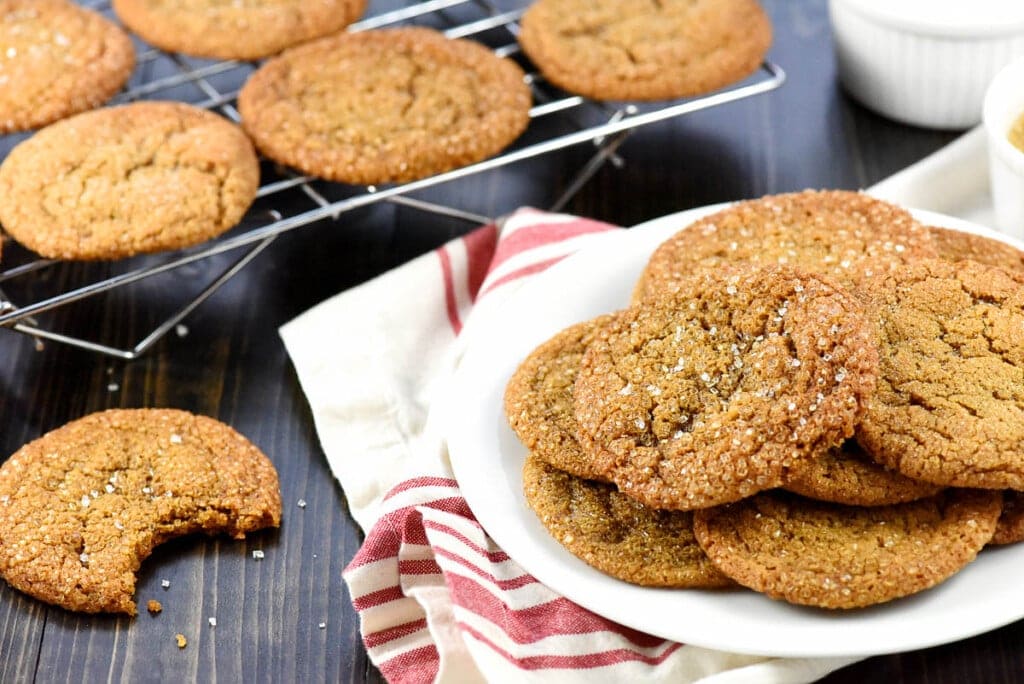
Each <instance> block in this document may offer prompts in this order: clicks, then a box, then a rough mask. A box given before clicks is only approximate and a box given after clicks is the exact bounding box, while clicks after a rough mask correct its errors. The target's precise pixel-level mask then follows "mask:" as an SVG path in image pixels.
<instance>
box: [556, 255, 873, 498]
mask: <svg viewBox="0 0 1024 684" xmlns="http://www.w3.org/2000/svg"><path fill="white" fill-rule="evenodd" d="M871 342H872V337H871V332H870V328H869V325H868V322H867V320H866V318H865V317H864V315H863V308H862V305H861V303H860V301H859V300H858V299H857V298H855V297H854V296H853V295H851V294H850V293H848V292H847V291H846V290H844V289H842V288H841V287H839V286H838V285H836V284H835V283H834V282H832V281H831V280H829V279H828V278H826V277H824V276H819V275H812V274H806V273H802V272H800V271H797V270H796V269H793V268H789V267H782V266H773V267H767V268H763V269H747V270H744V271H742V272H739V273H733V274H731V275H730V274H714V273H703V274H699V275H697V276H694V277H692V278H690V279H688V280H684V281H681V282H680V284H679V286H678V287H677V288H676V290H675V291H673V292H672V293H666V295H665V296H664V297H662V298H661V299H660V300H658V301H657V302H656V303H654V304H652V305H651V306H642V307H635V308H633V309H630V310H628V311H626V312H625V313H623V314H621V315H620V316H618V317H617V318H616V319H615V320H614V321H613V322H612V323H611V324H610V325H609V326H608V327H607V328H605V329H604V330H603V331H602V332H601V334H599V335H597V336H596V337H595V339H594V340H593V341H592V342H591V345H590V347H589V348H588V349H587V352H586V354H584V356H583V360H582V362H581V364H580V372H579V375H578V377H577V379H576V385H575V387H574V388H573V394H574V411H575V413H576V421H577V424H578V426H579V432H578V435H577V436H578V439H579V442H580V444H581V445H582V446H583V448H584V449H585V450H586V451H587V452H588V453H590V455H591V458H592V459H593V462H594V464H595V466H596V467H597V468H598V469H599V470H600V471H601V472H603V473H605V475H606V477H608V478H609V479H611V480H612V481H613V482H614V483H615V484H616V485H618V487H619V490H620V491H622V492H623V493H625V494H628V495H629V496H632V497H634V498H636V499H637V500H639V501H641V502H643V503H645V504H646V505H648V506H651V507H653V508H671V509H679V510H692V509H695V508H705V507H707V506H713V505H717V504H720V503H727V502H729V501H736V500H738V499H741V498H743V497H746V496H750V495H751V494H753V493H755V492H758V491H760V490H763V489H769V488H772V487H778V486H780V485H782V484H783V482H784V475H785V471H786V469H787V468H789V467H790V466H792V465H793V463H794V462H796V461H799V460H800V459H803V458H807V457H808V456H809V455H810V454H813V453H816V452H818V451H820V450H822V449H827V448H829V447H831V446H834V445H837V444H840V443H841V442H842V441H843V440H844V439H845V438H847V437H849V436H850V435H851V434H852V433H853V429H854V425H856V422H857V420H858V419H859V418H860V415H861V414H862V404H863V402H864V401H865V400H866V399H867V397H868V396H870V394H871V392H873V391H874V387H875V375H876V373H877V370H878V368H877V367H878V354H877V350H876V349H875V347H874V345H873V344H872V343H871Z"/></svg>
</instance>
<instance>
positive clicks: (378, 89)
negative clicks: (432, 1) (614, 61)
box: [238, 28, 531, 184]
mask: <svg viewBox="0 0 1024 684" xmlns="http://www.w3.org/2000/svg"><path fill="white" fill-rule="evenodd" d="M523 77H524V75H523V72H522V70H521V69H520V68H519V67H518V66H517V65H516V64H515V63H513V62H512V61H510V60H508V59H503V58H499V57H497V56H496V55H495V54H494V53H493V52H492V51H490V50H489V49H487V48H486V47H484V46H483V45H480V44H478V43H474V42H472V41H469V40H461V39H456V40H450V39H447V38H445V37H444V36H443V35H442V34H440V33H439V32H437V31H434V30H432V29H426V28H401V29H387V30H378V31H363V32H359V33H349V34H346V33H342V34H338V35H336V36H331V37H328V38H323V39H320V40H318V41H315V42H312V43H308V44H306V45H302V46H299V47H296V48H292V49H290V50H287V51H286V52H284V53H283V54H281V55H280V56H279V57H276V58H274V59H272V60H270V61H268V62H267V63H266V64H264V65H263V66H262V67H261V68H260V69H259V70H258V71H257V72H256V73H254V74H253V75H252V76H251V77H250V78H249V80H248V81H247V82H246V84H245V87H243V88H242V92H241V94H240V95H239V98H238V107H239V110H240V112H241V114H242V125H243V126H244V127H245V130H246V131H247V132H248V133H249V135H251V136H252V138H253V140H254V141H255V142H256V146H257V147H258V148H259V149H260V151H261V152H263V153H264V154H266V155H267V156H268V157H270V158H271V159H273V160H275V161H277V162H280V163H282V164H286V165H288V166H292V167H294V168H296V169H299V170H300V171H302V172H303V173H307V174H310V175H313V176H318V177H320V178H326V179H328V180H334V181H339V182H343V183H364V184H365V183H388V182H402V181H409V180H414V179H417V178H423V177H426V176H430V175H434V174H437V173H442V172H444V171H449V170H451V169H454V168H457V167H460V166H465V165H468V164H472V163H474V162H478V161H481V160H482V159H485V158H486V157H489V156H491V155H493V154H496V153H497V152H499V151H501V150H502V149H503V148H505V147H506V146H507V145H508V144H509V143H511V142H512V141H513V140H515V138H517V137H518V136H519V134H520V133H521V132H522V131H523V130H525V128H526V125H527V123H528V121H529V111H530V106H531V96H530V90H529V88H528V87H527V86H526V84H525V83H524V82H523Z"/></svg>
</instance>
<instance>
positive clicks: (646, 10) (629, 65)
mask: <svg viewBox="0 0 1024 684" xmlns="http://www.w3.org/2000/svg"><path fill="white" fill-rule="evenodd" d="M771 42H772V29H771V22H770V20H769V19H768V16H767V15H766V14H765V13H764V10H762V9H761V6H760V5H759V4H758V3H757V2H756V1H755V0H662V1H661V2H650V1H649V0H597V1H595V0H538V1H537V2H535V3H533V4H532V5H531V6H530V8H529V9H528V10H527V11H526V13H525V14H524V15H523V19H522V31H521V32H520V34H519V43H520V45H522V48H523V51H524V52H525V53H526V54H527V55H528V56H529V57H530V59H531V60H532V61H533V62H534V64H536V65H537V67H538V68H539V69H540V70H541V72H542V73H543V74H544V76H545V78H547V79H548V80H549V81H550V82H551V83H553V84H555V85H557V86H558V87H560V88H562V89H564V90H567V91H570V92H573V93H577V94H580V95H584V96H587V97H590V98H594V99H597V100H664V99H670V98H677V97H685V96H689V95H698V94H701V93H707V92H710V91H712V90H716V89H718V88H721V87H723V86H726V85H728V84H730V83H733V82H735V81H738V80H740V79H742V78H744V77H746V76H748V75H750V74H751V73H753V72H754V71H755V70H756V69H757V68H758V66H760V64H761V63H762V61H763V60H764V56H765V53H766V52H767V51H768V48H769V46H770V45H771Z"/></svg>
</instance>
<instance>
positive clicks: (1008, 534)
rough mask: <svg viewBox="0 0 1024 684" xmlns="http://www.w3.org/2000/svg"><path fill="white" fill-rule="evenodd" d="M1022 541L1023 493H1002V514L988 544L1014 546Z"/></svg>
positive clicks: (1023, 523) (1023, 535) (1023, 537)
mask: <svg viewBox="0 0 1024 684" xmlns="http://www.w3.org/2000/svg"><path fill="white" fill-rule="evenodd" d="M1020 541H1024V492H1017V491H1014V490H1012V489H1007V490H1006V491H1004V492H1003V513H1002V515H1000V516H999V522H998V524H996V533H995V534H994V535H992V541H990V542H989V544H1016V543H1017V542H1020Z"/></svg>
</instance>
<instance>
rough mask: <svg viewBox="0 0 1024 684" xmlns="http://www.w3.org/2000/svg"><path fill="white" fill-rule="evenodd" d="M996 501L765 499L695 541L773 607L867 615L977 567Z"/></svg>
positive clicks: (966, 495) (699, 524)
mask: <svg viewBox="0 0 1024 684" xmlns="http://www.w3.org/2000/svg"><path fill="white" fill-rule="evenodd" d="M1001 506H1002V499H1001V495H1000V493H999V492H986V491H979V490H965V489H959V490H953V489H951V490H946V491H945V492H942V493H940V494H938V495H936V496H934V497H929V498H927V499H920V500H918V501H912V502H909V503H902V504H895V505H892V506H873V507H870V508H866V507H865V508H862V507H856V506H841V505H839V504H831V503H825V502H821V501H812V500H810V499H803V498H800V497H797V496H795V495H792V494H787V493H785V492H765V493H762V494H758V495H757V496H755V497H753V498H750V499H747V500H745V501H740V502H738V503H734V504H729V505H726V506H720V507H717V508H711V509H707V510H703V511H696V512H695V513H694V516H693V520H694V532H695V534H696V537H697V541H698V542H699V543H700V545H701V547H703V549H704V551H705V553H707V555H708V557H710V558H711V560H712V562H714V564H715V565H716V566H717V567H718V569H719V570H721V571H722V572H723V573H724V574H726V575H728V576H729V577H731V578H732V579H734V580H736V581H737V582H739V583H740V584H742V585H743V586H746V587H749V588H751V589H753V590H755V591H759V592H761V593H763V594H767V595H768V596H769V597H771V598H773V599H782V600H785V601H789V602H790V603H797V604H801V605H808V606H817V607H819V608H833V609H836V608H842V609H847V608H861V607H864V606H870V605H874V604H877V603H884V602H886V601H891V600H893V599H897V598H900V597H903V596H908V595H910V594H914V593H917V592H919V591H923V590H925V589H928V588H930V587H933V586H935V585H936V584H938V583H940V582H942V581H943V580H945V579H948V578H949V577H950V576H951V575H953V574H954V573H956V572H957V571H959V570H961V569H962V568H963V567H964V566H966V565H967V564H968V563H970V562H971V561H972V560H974V558H975V556H977V554H978V551H980V550H981V549H982V547H983V546H985V544H986V543H988V540H989V539H991V538H992V533H993V532H994V531H995V529H996V521H997V520H998V519H999V510H1000V508H1001Z"/></svg>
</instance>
